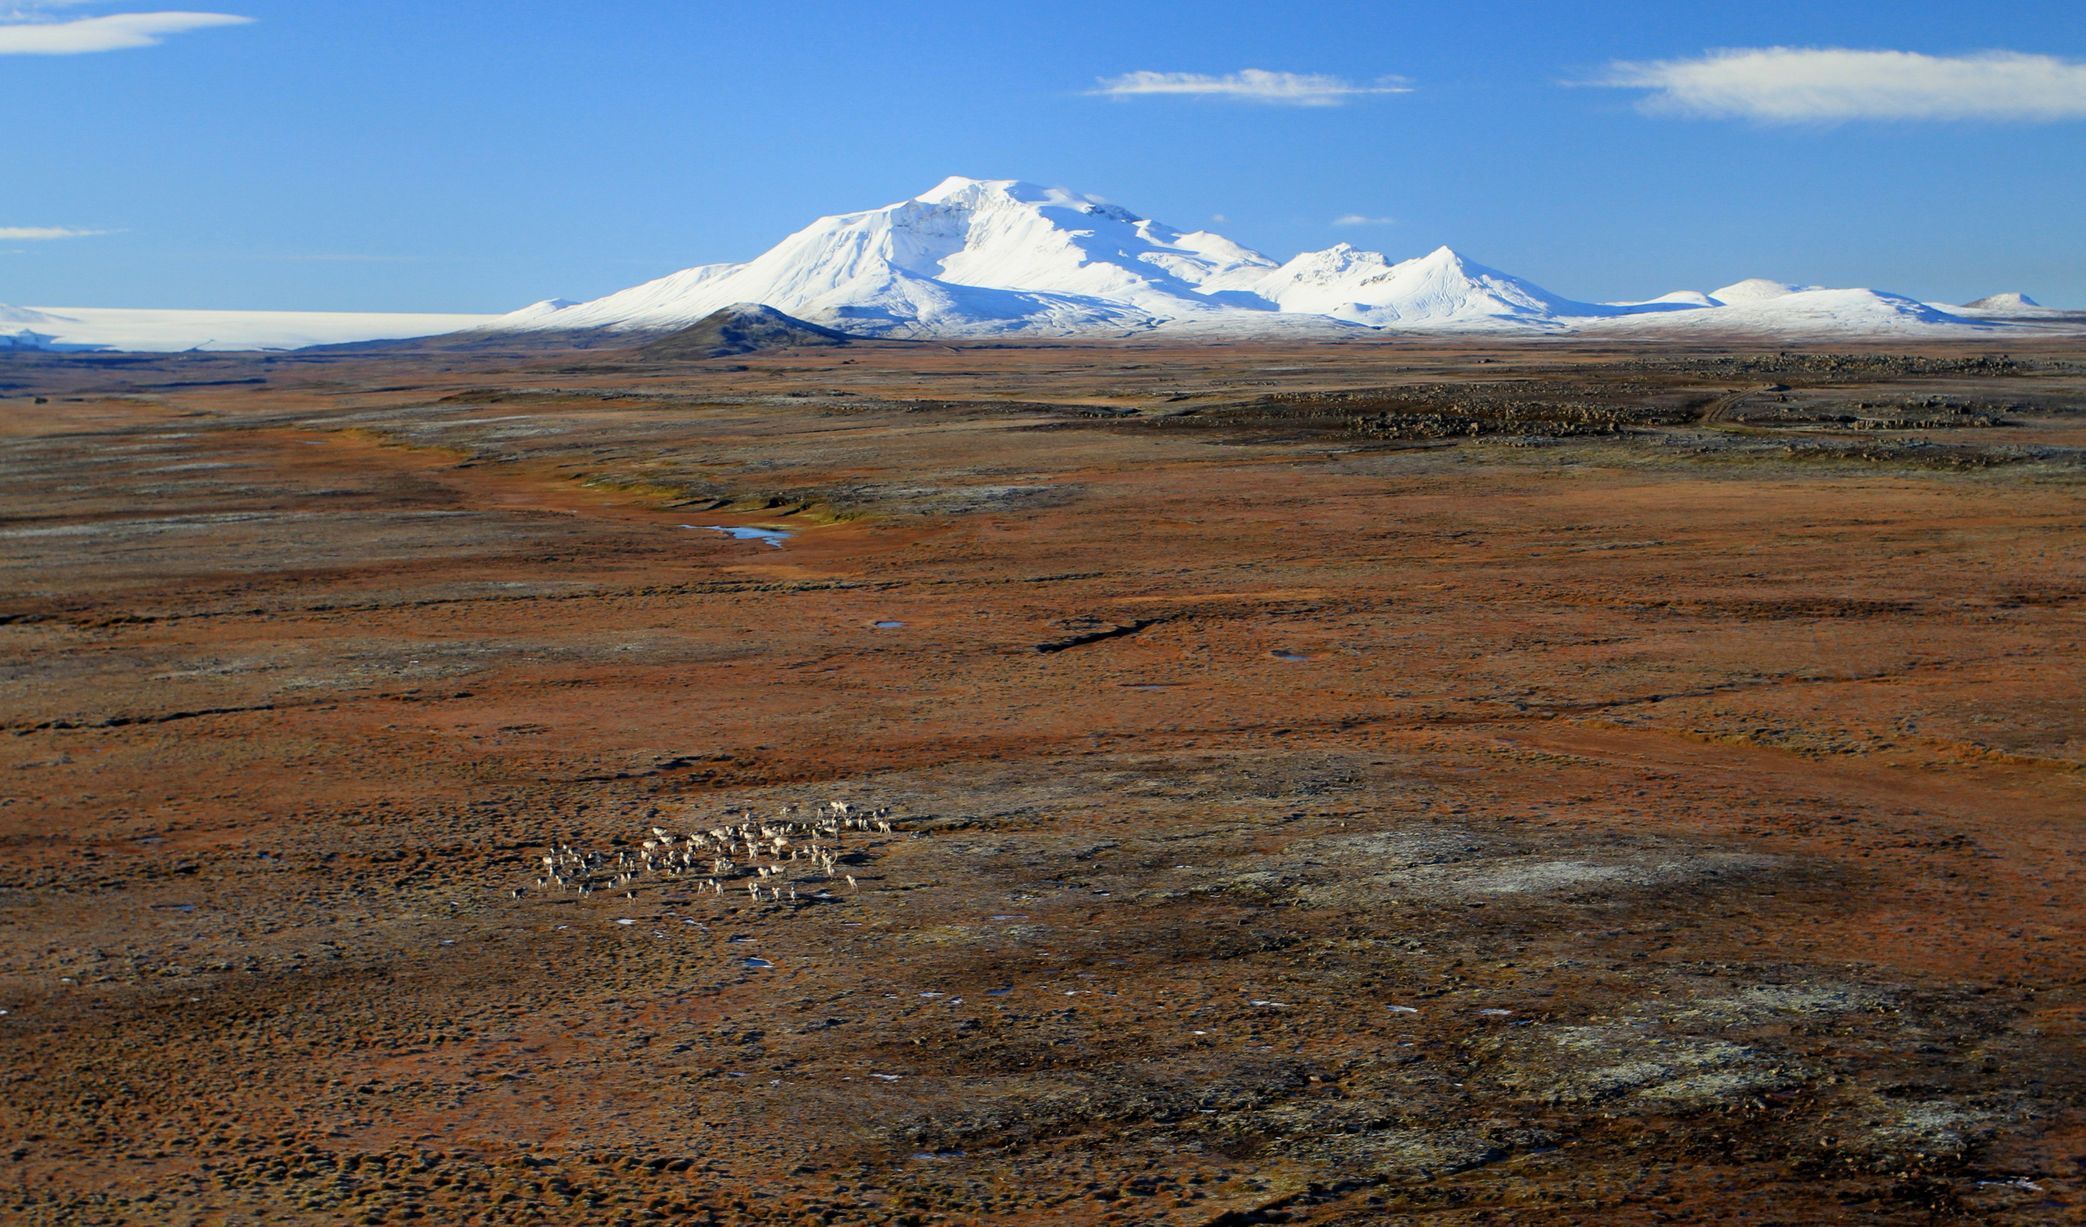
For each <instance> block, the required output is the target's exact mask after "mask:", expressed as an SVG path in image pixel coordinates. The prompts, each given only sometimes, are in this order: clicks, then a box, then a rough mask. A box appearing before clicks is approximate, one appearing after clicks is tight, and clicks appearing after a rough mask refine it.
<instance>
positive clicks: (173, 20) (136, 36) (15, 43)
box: [0, 5, 253, 55]
mask: <svg viewBox="0 0 2086 1227" xmlns="http://www.w3.org/2000/svg"><path fill="white" fill-rule="evenodd" d="M48 7H49V6H48V5H43V6H36V7H32V8H28V9H15V10H11V11H10V12H9V13H8V15H7V19H5V20H0V55H85V54H87V53H89V52H94V51H124V50H128V49H130V48H133V47H154V46H158V45H159V43H160V42H161V41H162V40H164V39H165V38H166V37H167V36H168V35H170V34H182V33H186V32H187V31H190V30H207V29H210V28H212V27H215V26H243V25H245V24H247V23H248V22H250V21H252V20H253V18H251V17H237V16H234V15H232V14H230V13H180V12H173V13H113V14H110V15H108V16H105V17H76V18H73V19H72V20H70V21H53V20H48V19H46V18H43V17H42V16H41V13H42V12H43V11H44V9H46V8H48Z"/></svg>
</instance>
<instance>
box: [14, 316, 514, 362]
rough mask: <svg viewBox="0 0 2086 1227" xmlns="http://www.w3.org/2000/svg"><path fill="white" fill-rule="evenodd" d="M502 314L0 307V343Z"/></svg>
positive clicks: (392, 329) (474, 324)
mask: <svg viewBox="0 0 2086 1227" xmlns="http://www.w3.org/2000/svg"><path fill="white" fill-rule="evenodd" d="M18 317H19V318H18ZM504 318H508V317H505V316H491V315H448V314H425V313H421V314H407V313H392V312H373V311H194V310H181V309H169V310H151V309H148V308H129V307H33V308H25V307H0V350H5V349H10V348H13V349H47V350H55V351H67V350H97V349H109V350H141V351H154V352H162V353H166V352H178V351H181V350H190V349H201V350H252V349H271V350H282V349H302V348H304V347H305V346H308V345H345V344H350V343H353V342H356V341H384V340H395V339H402V338H405V337H425V336H433V335H435V334H437V333H448V332H460V331H464V330H468V329H472V328H478V327H481V326H483V325H485V324H487V323H489V322H491V321H493V320H495V319H504ZM17 328H19V331H17ZM10 334H12V335H10Z"/></svg>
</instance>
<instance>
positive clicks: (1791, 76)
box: [1589, 47, 2086, 123]
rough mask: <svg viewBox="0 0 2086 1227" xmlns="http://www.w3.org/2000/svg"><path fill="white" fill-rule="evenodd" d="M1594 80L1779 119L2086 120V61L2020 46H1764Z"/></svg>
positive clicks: (1695, 108) (1677, 106) (1697, 109)
mask: <svg viewBox="0 0 2086 1227" xmlns="http://www.w3.org/2000/svg"><path fill="white" fill-rule="evenodd" d="M1589 84H1594V85H1608V86H1617V87H1621V88H1625V89H1644V90H1650V91H1651V93H1650V94H1648V95H1647V96H1646V97H1645V98H1644V99H1643V100H1642V101H1640V102H1639V104H1638V105H1639V106H1640V107H1642V108H1643V109H1645V110H1647V111H1652V112H1657V113H1666V114H1678V115H1700V116H1711V117H1724V118H1732V117H1735V118H1743V119H1759V120H1766V121H1769V122H1773V123H1831V122H1834V121H1839V120H1852V119H1886V120H1889V119H1900V120H1917V119H1927V120H1959V119H1973V120H1974V119H1985V120H2013V121H2030V122H2033V121H2042V122H2050V121H2056V120H2066V119H2086V61H2080V60H2064V59H2059V58H2057V57H2056V56H2051V55H2027V54H2024V53H2021V52H2017V51H1987V52H1982V53H1980V54H1976V55H1956V56H1937V55H1922V54H1920V53H1919V52H1916V51H1849V50H1844V49H1836V48H1804V47H1761V48H1752V49H1737V50H1728V51H1712V52H1709V53H1707V54H1705V55H1701V56H1697V57H1694V58H1692V59H1680V60H1654V61H1648V62H1619V63H1615V64H1611V65H1610V66H1609V69H1608V74H1607V75H1606V76H1605V77H1603V78H1602V79H1600V80H1598V81H1594V82H1590V83H1589Z"/></svg>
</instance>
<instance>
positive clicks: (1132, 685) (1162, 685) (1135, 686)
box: [1123, 682, 1180, 690]
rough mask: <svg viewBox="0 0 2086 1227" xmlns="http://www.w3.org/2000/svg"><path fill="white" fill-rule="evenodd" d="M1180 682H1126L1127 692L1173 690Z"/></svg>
mask: <svg viewBox="0 0 2086 1227" xmlns="http://www.w3.org/2000/svg"><path fill="white" fill-rule="evenodd" d="M1179 685H1180V683H1179V682H1124V683H1123V689H1125V690H1172V689H1174V688H1175V687H1177V686H1179Z"/></svg>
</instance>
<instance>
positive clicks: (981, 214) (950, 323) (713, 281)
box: [490, 177, 2063, 338]
mask: <svg viewBox="0 0 2086 1227" xmlns="http://www.w3.org/2000/svg"><path fill="white" fill-rule="evenodd" d="M2016 300H2019V305H2017V303H2016ZM735 303H764V304H766V305H768V306H770V307H774V308H776V309H777V310H780V311H784V312H786V313H788V314H790V315H793V316H796V317H797V318H799V319H803V320H808V321H810V322H812V323H817V324H823V325H826V326H829V327H833V328H839V329H843V330H845V331H848V332H852V333H856V334H860V335H867V336H895V337H980V336H1006V335H1029V336H1073V335H1082V334H1085V335H1093V334H1101V335H1110V334H1112V335H1128V334H1135V333H1141V332H1148V331H1152V330H1155V329H1164V330H1166V331H1167V332H1170V333H1177V334H1180V335H1183V336H1198V337H1212V338H1215V337H1222V336H1227V335H1234V334H1245V335H1256V334H1261V333H1266V332H1270V331H1273V332H1279V333H1281V334H1283V335H1295V336H1317V335H1328V336H1334V335H1354V334H1358V333H1359V332H1361V330H1362V329H1381V330H1385V331H1391V332H1404V331H1414V332H1481V333H1534V334H1569V333H1579V332H1599V333H1603V334H1611V333H1619V332H1629V333H1646V334H1659V333H1668V332H1677V333H1681V334H1683V335H1686V334H1690V333H1706V332H1732V333H1759V334H1768V335H1787V336H1806V335H1820V336H1859V335H1872V334H1873V335H1903V334H1923V335H1924V334H1936V335H1949V334H1963V335H1977V334H1980V333H1992V332H2004V331H2020V330H2023V329H2026V328H2029V327H2032V326H2034V325H2036V324H2038V323H2040V324H2042V325H2043V326H2045V327H2049V326H2055V325H2057V323H2058V320H2059V318H2060V317H2061V316H2062V314H2063V313H2058V312H2048V311H2042V310H2040V309H2038V308H2035V307H2033V306H2032V305H2026V300H2020V299H2019V296H2018V295H2011V296H2010V295H1995V296H1993V297H1992V298H1988V299H1981V300H1979V307H1978V308H1976V309H1971V308H1964V309H1961V313H1960V314H1959V313H1958V309H1957V308H1951V307H1936V306H1933V305H1930V304H1926V303H1920V302H1916V301H1914V300H1913V299H1910V298H1906V297H1904V296H1903V295H1898V294H1889V293H1883V292H1880V291H1875V290H1862V289H1854V290H1827V289H1820V288H1817V287H1803V286H1790V285H1783V284H1781V283H1779V282H1770V281H1742V282H1739V283H1737V284H1736V285H1732V286H1727V287H1725V288H1724V289H1722V290H1718V291H1716V292H1714V293H1710V294H1704V293H1701V292H1699V291H1693V290H1682V291H1676V292H1674V293H1671V294H1667V295H1664V296H1662V297H1659V298H1656V299H1651V300H1648V301H1644V302H1628V303H1593V302H1580V301H1576V300H1573V299H1569V298H1565V297H1563V296H1562V295H1559V294H1553V293H1551V292H1550V291H1548V290H1546V289H1544V288H1542V287H1541V286H1538V285H1535V284H1534V283H1532V282H1529V281H1526V280H1523V279H1522V278H1519V277H1515V276H1512V275H1510V274H1507V273H1503V272H1500V271H1499V270H1498V269H1493V268H1487V267H1485V266H1484V265H1481V264H1477V263H1474V262H1472V261H1469V260H1466V259H1465V258H1463V257H1462V256H1461V255H1458V254H1457V253H1456V252H1454V251H1452V250H1450V249H1449V248H1447V247H1442V248H1437V249H1436V250H1434V251H1432V252H1429V253H1428V254H1426V255H1424V256H1420V257H1417V258H1415V259H1410V260H1402V261H1393V260H1392V259H1390V258H1389V257H1387V256H1384V255H1382V254H1380V253H1378V252H1373V251H1363V250H1360V249H1358V248H1355V247H1351V246H1349V245H1347V244H1345V243H1342V244H1339V245H1337V246H1334V247H1330V248H1327V249H1326V250H1324V251H1311V252H1305V253H1303V254H1302V255H1299V256H1297V257H1295V258H1294V259H1291V260H1289V261H1287V262H1277V261H1275V260H1271V259H1269V258H1268V257H1267V256H1264V255H1262V254H1260V253H1259V252H1257V251H1253V250H1252V249H1250V248H1247V247H1243V246H1241V245H1239V244H1237V243H1234V242H1232V241H1231V240H1230V239H1227V238H1224V237H1223V236H1222V235H1217V234H1212V233H1209V232H1208V231H1201V230H1197V231H1181V230H1176V229H1174V228H1173V227H1171V226H1168V225H1165V224H1163V223H1161V222H1156V221H1153V220H1151V219H1150V218H1147V217H1142V216H1140V215H1138V214H1136V213H1133V212H1131V211H1129V210H1127V209H1124V208H1122V207H1120V206H1118V205H1115V204H1111V203H1108V202H1106V201H1103V200H1101V199H1098V198H1096V197H1092V196H1082V195H1079V194H1077V193H1075V192H1069V191H1066V190H1064V189H1062V188H1044V187H1038V186H1036V185H1034V184H1030V183H1022V182H1019V181H1017V180H1012V179H966V178H960V177H958V178H950V179H947V180H944V181H943V182H942V183H941V184H939V185H937V186H936V187H935V188H934V189H933V190H931V191H928V192H925V193H923V194H921V195H919V196H916V197H914V198H912V199H911V200H902V201H899V202H898V203H896V204H892V205H886V206H884V207H883V208H880V209H869V210H866V211H864V212H860V213H842V214H838V215H836V216H833V217H822V218H820V219H818V220H817V221H815V222H813V223H811V224H810V225H809V226H806V227H805V228H804V229H802V230H799V231H797V232H796V233H795V234H792V235H790V236H789V237H788V238H786V239H784V240H783V241H782V242H780V243H778V244H776V245H775V246H774V247H772V248H770V249H769V250H768V251H766V252H764V253H763V254H761V255H759V256H757V257H755V258H754V259H752V260H750V261H748V262H746V263H744V264H705V265H699V266H697V267H695V268H689V269H683V270H682V271H680V272H677V273H672V274H670V275H668V276H665V277H661V278H659V279H658V280H656V281H648V282H646V283H644V284H643V285H638V286H633V287H631V288H630V289H627V290H622V291H619V292H617V293H614V294H610V295H608V296H606V297H604V298H597V299H594V300H592V301H591V302H578V303H574V302H568V301H565V300H547V301H545V302H540V303H536V304H534V305H533V306H529V307H526V308H523V309H522V310H520V311H517V312H514V313H512V314H510V315H506V316H503V317H501V318H500V319H499V320H498V321H496V322H495V323H493V324H492V325H490V328H491V330H495V331H508V330H514V331H525V330H557V329H611V330H625V331H638V332H661V331H667V330H671V329H675V328H680V327H685V326H686V325H688V324H692V323H694V322H695V321H697V320H699V319H702V318H703V317H704V316H706V315H708V314H710V313H711V312H712V311H716V310H718V309H720V308H723V307H726V306H730V305H732V304H735Z"/></svg>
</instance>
